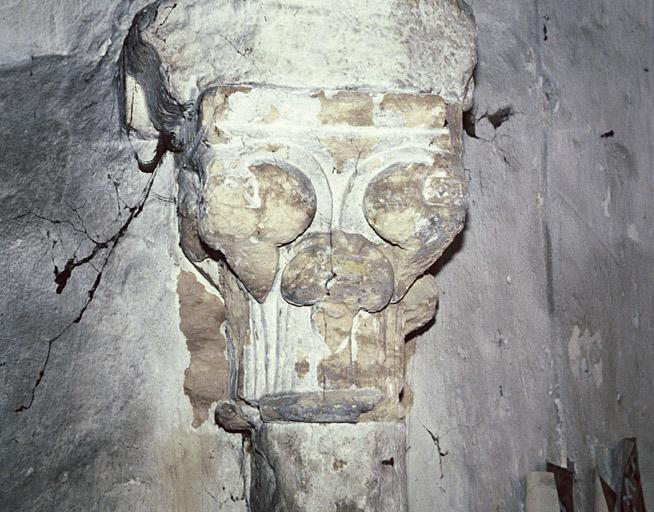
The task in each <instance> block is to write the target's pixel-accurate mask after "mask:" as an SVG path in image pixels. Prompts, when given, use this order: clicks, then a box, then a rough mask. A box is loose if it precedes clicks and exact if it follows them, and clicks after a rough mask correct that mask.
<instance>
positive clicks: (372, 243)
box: [123, 0, 475, 511]
mask: <svg viewBox="0 0 654 512" xmlns="http://www.w3.org/2000/svg"><path fill="white" fill-rule="evenodd" d="M371 9H372V11H374V13H375V16H373V17H372V18H371V17H370V13H371ZM190 27H192V30H190ZM336 27H338V29H336ZM381 48H383V51H380V49H381ZM474 60H475V57H474V28H473V25H472V22H471V19H470V18H469V17H468V16H467V14H466V13H465V12H464V11H463V10H462V9H461V8H460V7H459V5H458V3H457V2H454V1H452V0H434V1H433V2H398V1H396V0H380V1H379V2H376V3H375V5H374V8H371V6H370V5H369V4H368V3H367V2H353V1H349V0H337V1H332V0H311V1H306V2H303V1H299V2H298V1H291V0H282V1H278V0H275V1H273V0H262V1H253V0H252V1H251V0H243V1H240V2H230V1H226V0H225V1H214V2H211V1H209V0H197V1H193V2H188V3H183V2H167V1H161V2H156V3H154V4H152V5H151V6H150V7H148V8H146V9H145V10H144V11H143V12H142V13H141V15H140V16H139V17H138V18H137V20H136V21H135V24H134V26H133V28H132V31H131V32H130V36H129V38H128V40H127V41H126V46H125V50H124V52H123V74H124V77H123V78H124V86H125V89H124V96H125V98H124V99H125V107H124V113H125V121H126V125H127V127H128V130H129V131H130V134H131V135H132V137H133V138H134V139H139V140H148V139H150V140H151V139H152V137H153V136H156V137H157V139H158V142H157V144H156V154H157V155H159V156H160V155H161V154H162V151H165V150H170V151H171V152H173V153H174V154H175V159H176V164H177V169H178V185H179V195H178V211H179V219H180V222H179V228H180V229H179V232H180V239H181V246H182V249H183V250H184V253H185V255H186V256H187V257H188V259H189V260H190V261H191V262H193V264H194V265H195V267H196V269H197V271H198V272H199V273H201V274H203V275H204V277H205V278H207V279H208V280H209V281H210V282H212V283H213V284H214V285H215V286H216V289H217V290H218V291H219V293H220V295H221V297H222V298H223V301H224V308H225V309H224V316H225V321H224V323H223V324H222V325H221V326H217V327H216V328H217V329H220V330H221V333H224V335H225V339H226V348H225V353H226V354H227V356H228V360H229V371H228V372H223V373H228V386H227V393H226V395H227V399H226V400H223V401H221V402H220V403H219V404H218V407H217V408H216V420H217V422H218V424H219V425H221V426H222V427H223V428H224V429H225V430H228V431H230V432H247V433H249V434H250V435H251V442H252V443H254V448H255V451H254V455H253V456H252V459H251V461H252V474H251V486H250V488H251V497H252V503H251V505H252V510H284V511H290V510H298V511H299V510H340V511H346V510H347V511H349V510H357V511H358V510H362V511H363V510H375V511H382V510H383V511H386V510H388V511H391V510H393V511H398V510H403V509H404V508H405V506H406V485H405V469H404V468H405V466H404V453H405V450H404V446H403V445H404V425H403V422H402V421H401V420H402V418H404V416H405V415H406V413H407V410H408V407H409V406H410V404H411V401H412V393H411V390H410V389H409V388H408V386H407V382H406V380H407V379H406V366H407V365H406V363H407V359H408V357H409V355H408V354H407V344H406V342H405V340H406V338H407V335H409V334H411V333H412V332H413V331H415V330H416V329H419V328H420V327H421V326H423V325H424V324H426V323H427V322H429V320H430V319H431V318H432V317H433V315H434V312H435V309H436V305H437V302H438V289H437V287H436V284H435V279H434V277H433V275H432V274H430V273H429V269H430V268H431V267H432V265H433V264H434V262H435V261H436V260H437V259H438V258H439V257H440V256H441V255H442V253H443V251H444V250H445V249H446V247H447V246H448V245H449V244H450V243H451V242H452V240H453V239H454V237H455V236H456V235H457V233H459V232H460V231H461V229H462V228H463V223H464V217H465V209H466V179H465V176H464V173H463V169H462V166H461V141H460V135H461V118H462V109H463V108H464V105H466V104H467V103H468V102H469V100H470V94H471V91H472V81H471V76H472V68H473V66H474ZM153 145H154V144H153V143H151V146H153ZM146 168H147V165H146ZM347 423H358V425H344V424H347ZM334 436H335V437H334ZM332 437H333V438H334V439H332ZM339 439H340V440H342V441H344V442H349V443H351V446H352V450H353V451H351V452H347V450H346V452H347V453H343V454H342V455H340V456H337V455H338V453H340V451H342V450H341V447H340V446H339V443H338V440H339ZM348 440H349V441H348ZM295 445H297V446H295ZM370 446H373V447H374V449H373V448H370ZM386 448H388V450H387V449H386ZM339 450H340V451H339ZM357 450H358V451H357ZM389 450H390V452H389V454H386V451H389ZM364 451H365V452H366V453H368V455H369V454H373V456H372V459H374V460H372V459H371V460H370V461H369V460H368V459H367V458H366V457H362V454H363V452H364ZM337 452H338V453H337ZM378 452H379V453H378ZM382 452H384V453H383V454H382ZM391 452H392V453H391ZM377 455H379V456H380V457H381V460H379V461H377V460H376V459H377ZM378 466H379V467H378ZM346 467H347V469H345V468H346ZM380 468H381V469H380ZM297 475H301V477H300V480H298V479H297ZM316 475H321V476H320V478H319V479H318V477H317V476H316ZM356 476H360V477H361V478H360V479H359V481H360V483H362V486H361V485H359V486H358V487H357V486H355V485H354V481H355V480H356ZM319 480H320V481H319ZM381 481H384V482H386V484H384V485H382V486H381V487H380V486H379V485H376V484H374V482H381ZM357 485H358V484H357ZM385 485H387V486H388V487H385ZM348 486H349V487H348ZM355 487H356V488H355ZM338 488H343V489H345V491H344V494H343V493H341V494H342V495H341V494H339V493H338V492H337V491H336V489H338ZM373 491H374V492H373ZM371 493H372V494H371ZM334 507H335V508H334Z"/></svg>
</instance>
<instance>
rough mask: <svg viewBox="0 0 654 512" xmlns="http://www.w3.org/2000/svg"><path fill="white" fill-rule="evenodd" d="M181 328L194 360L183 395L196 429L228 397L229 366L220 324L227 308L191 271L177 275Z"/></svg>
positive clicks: (223, 319) (187, 372) (188, 371)
mask: <svg viewBox="0 0 654 512" xmlns="http://www.w3.org/2000/svg"><path fill="white" fill-rule="evenodd" d="M177 296H178V299H179V317H180V323H179V325H180V328H181V330H182V333H183V334H184V336H185V337H186V345H187V347H188V351H189V352H190V354H191V361H190V363H189V366H188V368H187V369H186V371H185V372H184V393H185V394H186V396H188V398H189V401H190V402H191V406H192V407H193V423H192V425H193V427H196V428H197V427H199V426H200V425H201V424H202V423H203V422H205V421H206V420H207V419H208V417H209V407H210V406H211V404H213V403H215V402H218V401H219V400H224V399H226V398H227V395H228V391H227V388H228V379H229V363H228V361H227V358H226V355H225V353H226V346H227V343H226V341H225V338H224V336H223V335H222V334H221V332H220V325H221V324H222V323H223V322H224V321H225V305H224V304H223V302H222V300H220V298H219V297H217V296H216V295H213V294H211V293H209V292H207V290H206V289H205V288H204V286H203V285H202V284H201V283H200V282H198V280H197V278H196V277H195V275H194V274H193V273H192V272H186V271H181V272H180V273H179V274H178V276H177Z"/></svg>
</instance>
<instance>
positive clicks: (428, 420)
mask: <svg viewBox="0 0 654 512" xmlns="http://www.w3.org/2000/svg"><path fill="white" fill-rule="evenodd" d="M52 4H53V5H52V6H47V7H45V6H43V5H42V2H37V1H36V0H30V1H20V2H8V3H7V2H5V4H4V5H3V6H0V23H1V24H2V30H0V33H1V34H2V36H1V38H0V48H1V49H2V51H0V63H1V65H2V67H0V147H1V148H2V159H0V176H1V178H0V179H1V183H2V185H1V187H0V198H1V201H0V218H1V220H0V239H1V240H2V243H0V254H1V257H2V261H3V262H4V272H3V273H2V277H1V278H0V285H1V286H2V290H3V293H2V296H1V297H0V325H1V326H2V329H1V331H0V343H1V344H0V382H2V387H1V389H0V410H1V411H2V413H1V414H0V438H1V439H0V461H1V462H0V509H2V510H189V511H200V510H206V511H208V510H244V503H243V485H242V483H241V478H240V473H241V471H242V468H241V461H240V458H239V450H240V440H239V439H238V437H234V436H230V435H228V434H225V433H222V432H221V431H219V430H218V429H217V428H214V427H210V426H209V425H208V424H206V423H205V424H204V425H203V426H202V427H201V428H200V429H197V430H194V429H192V428H191V427H190V423H191V420H192V410H191V406H190V404H189V402H188V399H187V397H186V396H185V395H184V390H183V379H184V369H185V368H186V367H187V366H188V361H189V356H188V351H187V349H186V345H185V341H184V339H183V337H182V335H181V334H180V332H179V329H178V323H179V317H178V311H177V308H178V305H177V298H176V295H175V275H176V273H177V271H178V265H179V264H180V262H181V261H182V260H183V259H182V257H181V256H180V254H179V250H178V248H177V246H176V240H177V233H176V222H175V205H174V204H173V203H171V202H170V199H169V198H171V197H173V196H174V193H173V180H172V163H171V162H170V161H167V162H166V163H165V164H164V166H163V167H162V168H161V169H160V170H159V172H158V174H157V176H156V177H155V181H154V185H153V188H152V190H151V191H150V193H149V195H148V196H147V200H146V201H145V202H144V203H143V202H142V198H143V191H144V190H146V189H147V186H148V183H149V182H148V179H149V176H147V175H143V174H140V173H138V171H137V167H136V162H135V161H134V159H133V157H132V148H131V147H130V146H129V143H128V142H127V140H126V139H125V138H123V137H121V135H120V133H119V131H118V112H117V109H116V98H115V96H114V93H113V91H114V89H113V84H112V79H113V74H114V72H115V63H116V60H117V56H118V52H119V50H120V45H121V43H122V40H123V38H124V36H125V33H126V30H127V28H128V26H129V23H130V21H131V19H132V17H133V15H134V13H135V12H136V11H137V10H138V8H140V7H141V6H143V5H144V4H145V2H140V3H139V2H131V1H117V0H113V1H97V2H81V1H78V0H75V1H69V2H65V3H64V2H52ZM55 4H56V5H55ZM64 4H65V5H64ZM470 4H471V7H472V10H473V12H474V14H475V17H476V21H477V25H478V30H479V65H478V68H477V72H476V84H477V88H476V92H475V104H474V108H473V111H472V114H471V115H470V116H469V117H470V118H469V122H468V130H469V132H470V135H469V136H467V137H466V140H465V143H466V168H467V169H468V170H469V173H470V179H471V184H470V186H471V199H472V201H471V210H470V217H469V220H468V227H467V228H466V230H465V232H464V234H463V236H462V237H461V238H460V240H459V243H458V244H456V247H455V248H454V250H452V251H450V253H449V254H448V257H447V258H445V259H444V261H442V262H441V263H439V268H438V269H437V270H439V280H440V286H441V289H442V296H441V305H440V308H439V312H438V315H437V318H436V321H435V323H434V325H433V326H432V327H431V328H430V329H429V330H428V331H427V332H426V333H424V334H423V335H422V336H420V337H419V338H417V339H415V340H414V341H413V342H415V343H416V345H417V353H416V356H415V357H414V359H413V365H412V369H411V371H412V377H411V379H412V387H413V390H414V393H415V395H416V396H415V400H414V408H413V410H412V414H411V417H410V420H409V427H410V439H409V447H410V448H409V470H410V474H409V479H410V494H411V511H412V512H428V511H434V510H456V511H473V510H480V511H485V510H489V511H490V510H492V511H504V510H507V511H519V510H521V503H522V499H523V476H524V474H525V473H526V472H527V471H531V470H534V469H542V468H543V467H544V462H545V459H549V460H551V461H553V462H559V463H561V462H563V461H565V460H566V459H568V458H570V459H572V460H574V462H575V467H576V469H577V472H578V482H577V502H578V504H579V505H580V507H579V509H580V510H581V511H582V512H583V511H590V510H591V505H590V498H589V496H590V494H591V493H590V489H591V482H592V480H591V475H592V473H591V468H592V465H593V456H594V451H595V449H596V448H597V446H599V445H601V444H604V443H609V442H613V441H615V440H618V439H619V438H621V437H624V436H631V435H635V436H637V437H638V441H639V449H640V458H641V471H642V473H643V478H644V480H645V485H646V500H647V502H648V504H649V505H650V507H651V506H654V429H653V428H652V427H651V423H652V420H653V419H654V413H653V411H652V408H653V406H652V403H651V402H652V397H653V396H654V381H653V379H652V373H653V370H654V350H652V347H651V340H652V338H653V336H652V335H653V330H654V329H653V324H652V319H651V311H652V309H653V306H654V292H653V291H652V274H653V272H652V268H653V263H654V232H653V228H652V222H651V220H652V219H651V217H652V214H651V212H650V211H649V210H648V209H647V207H648V206H649V205H650V203H651V199H650V198H651V197H652V196H654V174H653V173H652V163H651V162H652V147H653V145H652V136H653V133H652V121H653V112H652V105H651V101H652V96H653V91H652V73H654V71H652V69H654V62H652V60H653V58H652V48H653V47H654V35H653V27H654V4H653V3H652V1H651V0H640V1H635V0H632V1H629V0H625V1H623V2H619V3H617V2H610V1H609V0H592V1H589V0H584V1H576V2H570V1H562V0H560V1H558V2H555V1H552V0H550V1H544V0H540V1H539V0H529V1H526V0H511V1H505V2H490V1H474V2H470ZM32 56H34V58H32ZM473 125H474V127H473ZM603 134H605V135H606V136H604V137H602V135H603ZM141 204H143V208H142V209H140V208H139V206H140V205H141ZM134 207H136V208H135V209H132V210H130V208H134ZM71 258H73V259H72V260H71ZM86 259H88V261H87V262H85V263H80V264H79V265H78V264H77V263H79V262H83V261H84V260H86ZM68 261H71V262H72V263H70V264H69V265H68V267H69V268H71V265H72V271H71V272H70V277H69V278H68V279H67V280H65V276H66V273H65V269H66V264H67V262H68ZM55 265H56V269H57V272H59V273H60V275H63V277H59V278H58V280H59V283H61V282H64V281H65V286H64V287H63V288H62V289H61V293H57V283H55V273H54V270H55ZM62 272H63V274H61V273H62ZM59 286H61V285H59ZM78 319H79V320H78ZM49 348H51V350H50V352H48V349H49ZM48 354H49V355H48ZM46 362H47V364H46ZM43 368H45V371H44V372H43V374H42V375H41V371H42V370H43ZM37 383H38V385H37ZM35 386H36V387H35ZM33 392H34V393H33ZM32 398H33V400H32ZM426 429H429V430H430V431H431V432H432V433H433V434H435V435H437V436H438V437H439V444H440V451H441V453H444V454H445V453H446V455H444V456H441V457H439V456H438V451H437V447H436V446H435V445H434V443H433V441H432V438H431V436H430V435H429V433H428V432H427V430H426Z"/></svg>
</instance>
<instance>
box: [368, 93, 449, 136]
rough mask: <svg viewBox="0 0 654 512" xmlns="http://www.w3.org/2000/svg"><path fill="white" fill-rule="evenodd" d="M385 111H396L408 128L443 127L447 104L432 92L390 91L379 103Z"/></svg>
mask: <svg viewBox="0 0 654 512" xmlns="http://www.w3.org/2000/svg"><path fill="white" fill-rule="evenodd" d="M379 108H380V110H382V111H383V112H395V113H397V114H399V115H400V116H401V117H402V120H403V121H404V126H406V127H407V128H442V127H443V126H445V120H446V105H445V102H444V101H443V99H442V98H440V97H438V96H434V95H430V94H401V93H388V94H386V95H384V99H383V100H382V102H381V103H380V105H379Z"/></svg>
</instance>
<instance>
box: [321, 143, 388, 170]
mask: <svg viewBox="0 0 654 512" xmlns="http://www.w3.org/2000/svg"><path fill="white" fill-rule="evenodd" d="M319 141H320V144H322V145H323V147H324V148H325V149H326V150H327V151H328V152H329V154H330V155H331V156H332V158H333V159H334V164H335V170H336V172H337V173H339V174H340V173H342V172H343V171H344V170H345V164H346V163H348V162H353V168H354V171H355V172H356V170H357V166H358V163H359V161H360V160H362V159H364V158H367V157H368V156H369V155H370V154H371V153H372V150H373V149H374V147H375V146H376V145H377V143H378V142H379V140H378V139H376V138H366V137H359V138H356V139H355V138H343V137H322V138H320V139H319Z"/></svg>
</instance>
